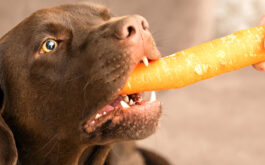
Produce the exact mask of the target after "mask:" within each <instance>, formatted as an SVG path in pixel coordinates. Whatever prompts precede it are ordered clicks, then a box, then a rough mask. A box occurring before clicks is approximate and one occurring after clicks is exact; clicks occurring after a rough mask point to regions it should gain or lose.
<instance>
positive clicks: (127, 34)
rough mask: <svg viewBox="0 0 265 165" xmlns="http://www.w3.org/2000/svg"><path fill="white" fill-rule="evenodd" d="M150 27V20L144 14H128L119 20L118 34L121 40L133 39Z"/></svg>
mask: <svg viewBox="0 0 265 165" xmlns="http://www.w3.org/2000/svg"><path fill="white" fill-rule="evenodd" d="M148 29H149V25H148V22H147V21H146V19H145V18H144V17H142V16H138V15H135V16H128V17H126V18H123V19H121V20H119V21H118V22H117V25H116V29H115V31H116V34H117V37H118V38H119V39H121V40H124V39H133V38H135V37H137V36H138V35H141V33H143V32H145V31H147V30H148Z"/></svg>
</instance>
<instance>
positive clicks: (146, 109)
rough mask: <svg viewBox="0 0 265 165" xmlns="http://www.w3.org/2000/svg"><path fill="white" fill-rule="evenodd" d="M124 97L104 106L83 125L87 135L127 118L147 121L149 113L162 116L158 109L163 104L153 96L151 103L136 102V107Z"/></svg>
mask: <svg viewBox="0 0 265 165" xmlns="http://www.w3.org/2000/svg"><path fill="white" fill-rule="evenodd" d="M133 95H141V94H133ZM122 97H123V96H121V95H119V96H118V97H117V98H116V99H115V100H114V101H113V102H111V103H110V104H108V105H106V106H104V107H103V108H102V109H100V110H99V111H98V112H97V113H96V114H95V115H94V116H93V117H92V118H90V119H89V120H87V121H86V122H85V124H84V125H83V129H84V131H85V132H86V133H87V134H91V133H93V132H96V131H97V129H99V130H100V128H101V127H102V126H103V125H104V124H105V123H107V122H108V121H111V122H112V125H118V124H120V123H121V121H122V120H126V118H130V119H131V118H134V117H135V116H137V118H138V120H146V118H147V117H146V116H148V114H149V113H153V114H158V115H156V116H160V108H157V107H160V106H161V103H160V101H158V100H156V99H154V96H153V94H152V96H151V98H150V100H149V101H147V100H139V102H135V104H134V105H129V103H128V104H127V103H126V102H125V101H124V100H123V99H122ZM122 102H123V103H126V104H127V105H128V107H126V106H124V105H122ZM133 116H134V117H133ZM146 122H147V121H146Z"/></svg>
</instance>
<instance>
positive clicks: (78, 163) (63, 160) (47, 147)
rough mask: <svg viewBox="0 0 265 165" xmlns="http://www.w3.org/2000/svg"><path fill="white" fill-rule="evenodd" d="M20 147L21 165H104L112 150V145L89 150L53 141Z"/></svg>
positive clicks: (92, 147)
mask: <svg viewBox="0 0 265 165" xmlns="http://www.w3.org/2000/svg"><path fill="white" fill-rule="evenodd" d="M41 144H42V145H40V142H38V143H37V144H36V145H35V144H33V143H32V144H24V145H25V146H26V147H24V145H23V144H20V145H18V147H19V148H18V152H19V154H18V155H19V162H20V164H21V165H24V164H27V165H33V164H34V165H35V164H36V162H38V164H39V165H46V164H49V165H58V164H63V165H103V164H104V163H105V161H106V158H107V156H108V154H109V151H110V149H111V145H104V146H90V147H87V148H84V147H79V146H75V145H73V144H66V143H65V142H58V141H57V142H56V141H53V140H52V139H51V140H50V141H48V142H47V143H46V144H44V143H41Z"/></svg>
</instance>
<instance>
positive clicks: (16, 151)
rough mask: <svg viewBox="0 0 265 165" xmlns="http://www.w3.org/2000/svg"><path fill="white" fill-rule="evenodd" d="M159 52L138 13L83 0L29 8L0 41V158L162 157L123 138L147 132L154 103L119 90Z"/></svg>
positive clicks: (65, 164)
mask: <svg viewBox="0 0 265 165" xmlns="http://www.w3.org/2000/svg"><path fill="white" fill-rule="evenodd" d="M159 57H160V53H159V51H158V50H157V48H156V46H155V43H154V41H153V38H152V35H151V33H150V31H149V27H148V23H147V21H146V20H145V18H143V17H141V16H139V15H130V16H123V17H113V16H111V14H110V12H109V10H108V9H107V8H105V7H103V6H101V5H95V4H90V3H89V4H87V3H77V4H67V5H61V6H58V7H54V8H49V9H42V10H39V11H37V12H35V13H33V14H32V15H31V16H29V17H28V18H26V19H25V20H24V21H22V22H21V23H20V24H18V25H17V26H16V27H14V28H13V29H12V30H11V31H9V32H8V33H7V34H6V35H4V36H3V37H2V38H1V40H0V78H1V81H0V85H1V100H2V101H1V118H0V124H1V125H0V147H1V148H0V164H1V165H2V164H3V165H15V164H22V165H36V164H38V165H55V164H56V165H83V164H87V165H88V164H91V165H102V164H109V165H114V164H115V165H121V164H124V165H126V164H134V165H136V164H137V165H141V164H154V165H155V164H159V165H162V164H168V163H167V162H166V161H165V160H164V159H163V158H162V157H160V156H158V155H156V154H155V153H152V152H150V151H147V150H144V149H139V148H137V147H135V145H134V143H133V142H128V141H131V140H138V139H143V138H146V137H147V136H149V135H151V134H153V133H154V131H155V130H156V128H157V125H158V120H159V117H160V114H161V108H160V102H159V101H157V100H155V99H154V98H152V99H151V100H150V101H147V100H143V99H142V97H141V94H133V95H119V91H120V90H121V89H122V88H123V86H124V85H125V83H126V80H127V78H128V76H129V75H130V73H131V72H132V70H133V69H134V67H135V66H136V65H137V64H138V63H140V62H142V61H144V62H145V63H146V64H147V62H148V61H147V59H148V60H155V59H158V58H159Z"/></svg>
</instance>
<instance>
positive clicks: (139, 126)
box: [83, 92, 161, 143]
mask: <svg viewBox="0 0 265 165" xmlns="http://www.w3.org/2000/svg"><path fill="white" fill-rule="evenodd" d="M160 115H161V104H160V102H159V101H158V100H156V97H155V93H154V92H153V93H152V94H151V97H150V100H148V101H147V100H143V99H142V94H132V95H119V96H118V97H117V98H116V99H115V100H113V101H112V102H111V103H110V104H108V105H106V106H105V107H104V108H102V109H101V110H99V111H98V112H97V113H96V114H95V115H94V116H93V117H92V118H90V119H89V120H88V121H86V123H85V124H84V125H83V129H84V132H85V133H86V135H88V137H89V139H91V140H92V139H100V141H99V142H100V143H103V142H106V143H107V142H110V141H112V140H114V141H117V140H138V139H143V138H146V137H147V136H150V135H151V134H153V133H154V132H155V131H156V128H157V126H158V121H159V117H160ZM99 137H100V138H99Z"/></svg>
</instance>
